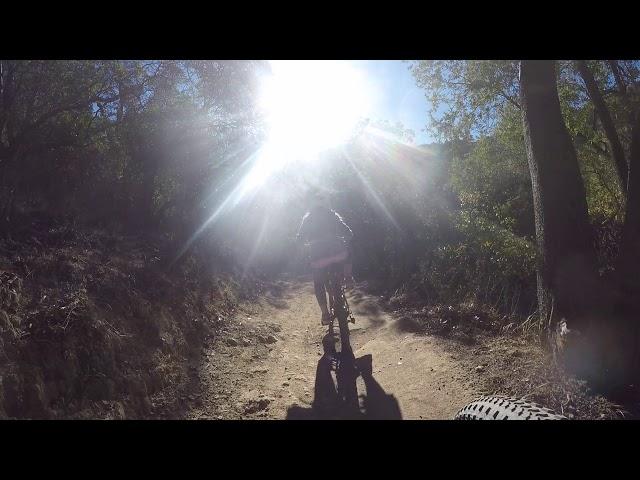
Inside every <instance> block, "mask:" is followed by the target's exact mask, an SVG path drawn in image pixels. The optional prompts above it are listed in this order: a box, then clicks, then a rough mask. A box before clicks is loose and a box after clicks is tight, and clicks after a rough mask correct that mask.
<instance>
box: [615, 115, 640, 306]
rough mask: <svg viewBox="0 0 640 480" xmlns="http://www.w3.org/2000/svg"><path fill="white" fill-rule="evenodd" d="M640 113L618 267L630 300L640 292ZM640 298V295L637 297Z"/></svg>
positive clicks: (634, 127) (635, 124)
mask: <svg viewBox="0 0 640 480" xmlns="http://www.w3.org/2000/svg"><path fill="white" fill-rule="evenodd" d="M639 261H640V113H638V112H636V114H635V115H634V121H633V125H632V128H631V151H630V155H629V191H628V197H627V211H626V214H625V219H624V227H623V230H622V240H621V242H620V255H619V258H618V268H617V269H616V271H617V272H618V274H619V278H620V281H621V284H622V286H623V294H624V295H626V296H628V297H629V299H630V300H631V299H632V297H634V296H635V295H634V294H637V293H638V292H640V279H639V277H640V275H638V265H639ZM638 300H640V299H638Z"/></svg>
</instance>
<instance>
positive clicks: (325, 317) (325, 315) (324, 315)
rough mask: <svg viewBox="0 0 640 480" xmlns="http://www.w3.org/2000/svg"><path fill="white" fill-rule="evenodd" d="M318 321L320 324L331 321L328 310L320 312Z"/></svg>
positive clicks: (326, 323)
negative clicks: (320, 316)
mask: <svg viewBox="0 0 640 480" xmlns="http://www.w3.org/2000/svg"><path fill="white" fill-rule="evenodd" d="M320 323H321V324H322V325H329V324H330V323H331V315H329V312H322V318H321V319H320Z"/></svg>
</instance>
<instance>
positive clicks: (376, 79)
mask: <svg viewBox="0 0 640 480" xmlns="http://www.w3.org/2000/svg"><path fill="white" fill-rule="evenodd" d="M352 63H353V64H354V66H356V67H358V68H360V69H362V70H364V71H365V72H366V73H367V77H368V80H369V82H370V83H371V85H372V87H373V88H374V89H375V93H376V94H375V95H374V104H373V105H372V114H373V115H376V116H377V117H379V118H380V119H382V120H389V121H390V122H391V123H395V122H396V121H400V122H402V123H403V124H404V126H405V127H406V128H410V129H412V130H413V131H414V132H415V135H416V136H415V139H414V141H415V143H416V144H419V145H420V144H424V143H432V142H433V141H434V140H433V138H432V137H431V136H430V135H429V134H428V133H426V132H425V131H424V129H425V126H426V124H427V122H428V119H429V117H428V115H427V109H428V106H429V105H428V101H427V99H426V97H425V94H424V91H423V90H421V89H420V88H418V87H417V86H416V83H415V80H414V79H413V76H412V75H411V72H410V71H409V63H407V62H403V61H401V60H353V61H352Z"/></svg>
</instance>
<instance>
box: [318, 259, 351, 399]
mask: <svg viewBox="0 0 640 480" xmlns="http://www.w3.org/2000/svg"><path fill="white" fill-rule="evenodd" d="M325 288H326V290H327V294H328V296H329V313H330V316H331V318H330V322H329V326H328V331H327V334H326V335H325V337H324V339H323V347H324V352H325V355H327V356H328V357H329V358H330V359H331V362H332V368H333V370H334V371H335V372H336V379H337V384H338V385H337V386H338V395H339V397H340V399H341V400H342V401H343V402H344V403H345V405H346V407H347V409H348V410H349V411H353V412H356V411H359V403H358V388H357V384H356V380H357V378H358V376H359V375H360V372H359V370H358V366H357V364H356V359H355V356H354V354H353V349H352V348H351V341H350V337H349V323H355V318H354V316H353V314H352V313H351V310H350V309H349V302H348V301H347V297H346V294H345V289H344V270H343V264H342V263H336V264H332V265H329V266H328V267H326V276H325ZM336 321H337V323H338V329H339V342H338V338H337V335H336V333H335V322H336ZM338 343H339V344H340V349H339V350H337V349H336V344H338Z"/></svg>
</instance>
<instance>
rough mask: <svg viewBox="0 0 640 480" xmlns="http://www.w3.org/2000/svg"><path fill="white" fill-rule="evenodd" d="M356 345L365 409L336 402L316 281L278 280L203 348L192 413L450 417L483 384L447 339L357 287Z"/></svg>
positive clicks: (354, 303)
mask: <svg viewBox="0 0 640 480" xmlns="http://www.w3.org/2000/svg"><path fill="white" fill-rule="evenodd" d="M348 300H349V303H350V305H351V309H352V311H353V313H354V315H355V317H356V323H355V324H350V331H351V343H352V346H353V350H354V353H355V356H356V359H357V360H356V361H357V362H358V364H359V366H360V371H361V372H362V375H360V376H359V377H358V379H357V387H358V393H359V396H360V411H359V412H353V411H352V412H347V411H345V409H344V408H343V407H342V406H341V404H340V402H338V401H337V391H336V381H335V380H336V379H335V372H332V370H331V365H330V363H329V361H328V358H327V357H325V356H324V355H323V348H322V338H323V336H324V335H325V334H326V327H322V326H321V325H320V309H319V307H318V305H317V303H316V300H315V296H314V294H313V285H312V283H311V282H310V281H309V279H306V278H305V279H296V280H291V281H280V282H278V283H276V284H275V285H274V286H273V287H272V289H271V291H270V292H269V293H268V294H267V295H265V296H264V297H263V298H261V299H260V301H259V302H256V303H252V304H247V305H244V306H243V307H242V308H241V309H240V311H239V313H238V315H236V317H235V318H234V319H233V321H231V322H230V323H229V325H228V326H227V327H226V329H225V330H224V331H223V332H222V335H221V336H220V338H219V339H218V340H217V341H216V342H215V343H213V344H211V345H209V346H208V347H207V348H206V351H205V357H204V358H205V361H204V363H203V364H202V365H201V366H200V368H199V372H198V375H199V379H200V387H199V388H200V390H199V391H198V392H196V393H195V394H194V398H197V402H195V404H194V406H193V407H192V408H191V409H190V411H189V412H188V413H187V415H186V416H187V417H188V418H194V419H197V418H201V419H259V418H264V419H353V418H359V419H389V420H398V419H451V418H453V416H454V415H455V413H456V412H457V411H458V410H459V409H460V408H461V407H462V406H464V405H465V404H466V403H468V402H469V401H471V400H473V399H474V398H476V397H477V396H478V392H477V391H476V390H475V389H474V388H473V387H472V386H471V385H470V384H469V383H468V381H467V380H465V368H464V367H463V366H462V365H460V364H458V362H457V361H456V360H455V359H454V358H453V357H452V354H450V353H449V352H448V350H447V349H446V348H445V347H446V345H444V342H445V341H444V340H442V339H436V338H434V337H428V336H419V335H416V334H415V333H412V332H408V331H406V330H404V329H403V327H402V322H399V321H398V320H397V319H396V318H395V317H393V316H392V315H390V314H388V313H386V312H385V311H383V310H382V308H380V306H379V303H378V300H377V299H376V298H375V297H372V296H370V295H368V294H366V293H364V292H363V291H362V290H360V289H357V288H356V289H354V290H352V291H350V292H349V294H348Z"/></svg>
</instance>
